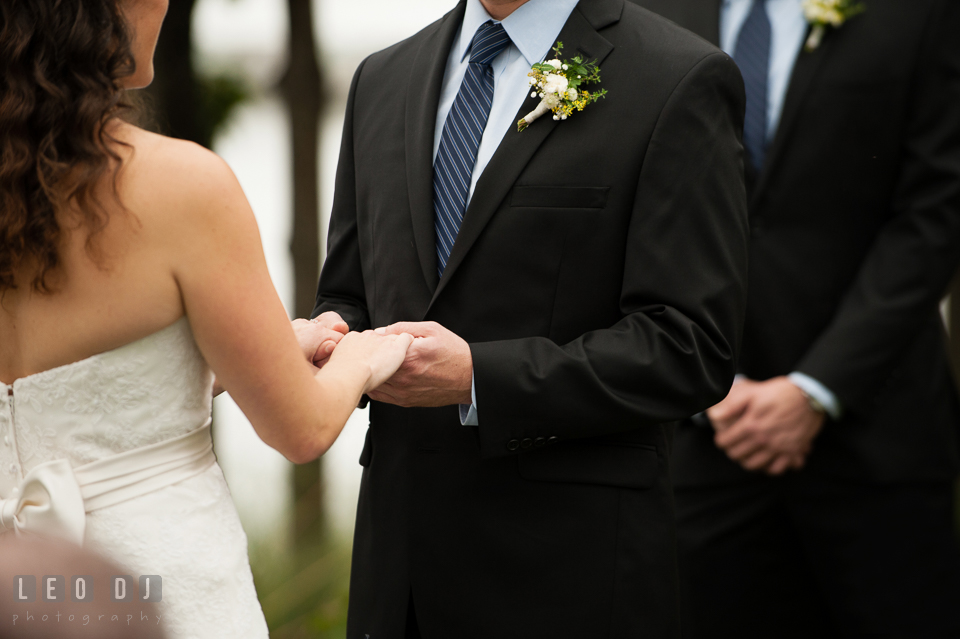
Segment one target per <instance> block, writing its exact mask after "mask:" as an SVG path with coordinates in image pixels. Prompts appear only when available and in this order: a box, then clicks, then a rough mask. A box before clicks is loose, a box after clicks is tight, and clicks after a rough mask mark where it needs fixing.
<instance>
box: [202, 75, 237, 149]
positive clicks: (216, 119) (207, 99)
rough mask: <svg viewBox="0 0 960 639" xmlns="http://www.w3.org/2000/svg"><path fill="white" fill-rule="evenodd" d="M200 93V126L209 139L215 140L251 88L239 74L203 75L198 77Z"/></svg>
mask: <svg viewBox="0 0 960 639" xmlns="http://www.w3.org/2000/svg"><path fill="white" fill-rule="evenodd" d="M198 90H199V94H200V96H199V97H200V113H198V119H199V120H200V122H199V126H200V129H201V130H202V131H203V133H204V137H205V138H206V139H207V140H214V139H215V138H216V136H217V134H218V133H220V131H221V130H222V129H223V128H224V127H225V126H226V125H227V124H228V123H229V122H230V116H231V115H232V114H233V112H234V110H235V109H236V107H238V106H239V105H240V104H241V103H243V102H244V101H246V100H247V99H248V98H249V97H250V89H249V88H248V87H247V84H246V82H244V81H243V80H242V79H241V78H240V77H239V76H234V75H225V74H224V75H215V76H211V77H203V76H201V77H200V78H199V79H198Z"/></svg>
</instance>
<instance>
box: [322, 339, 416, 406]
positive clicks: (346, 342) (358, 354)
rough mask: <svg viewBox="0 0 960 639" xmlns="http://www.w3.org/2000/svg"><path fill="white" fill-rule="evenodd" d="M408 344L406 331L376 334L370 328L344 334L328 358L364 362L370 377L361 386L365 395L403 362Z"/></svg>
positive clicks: (388, 377) (409, 343) (411, 342)
mask: <svg viewBox="0 0 960 639" xmlns="http://www.w3.org/2000/svg"><path fill="white" fill-rule="evenodd" d="M411 344H413V336H412V335H409V334H407V333H402V334H400V335H379V334H377V333H374V332H373V331H364V332H363V333H348V334H347V335H345V336H344V337H343V339H341V340H340V342H339V344H338V345H337V347H336V350H335V351H334V352H333V356H332V357H331V358H330V361H331V362H333V361H338V362H340V363H341V364H347V363H350V362H357V363H364V364H366V365H368V366H369V367H370V380H369V381H368V382H367V385H366V386H365V387H364V389H363V392H364V394H366V393H369V392H370V391H372V390H373V389H375V388H377V387H378V386H380V385H381V384H383V383H384V382H385V381H387V380H388V379H390V378H391V377H393V374H394V373H396V372H397V370H399V368H400V365H401V364H403V360H404V358H405V357H406V355H407V349H408V348H410V345H411Z"/></svg>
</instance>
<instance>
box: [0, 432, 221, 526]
mask: <svg viewBox="0 0 960 639" xmlns="http://www.w3.org/2000/svg"><path fill="white" fill-rule="evenodd" d="M216 461H217V460H216V457H215V456H214V453H213V440H212V438H211V436H210V421H209V420H208V421H207V423H206V424H204V425H203V426H202V427H200V428H198V429H197V430H195V431H192V432H190V433H187V434H185V435H181V436H179V437H174V438H173V439H168V440H166V441H162V442H158V443H156V444H151V445H149V446H144V447H142V448H136V449H134V450H129V451H127V452H124V453H120V454H118V455H112V456H110V457H104V458H103V459H98V460H97V461H94V462H91V463H89V464H84V465H83V466H78V467H77V468H73V469H71V467H70V463H69V462H68V461H67V460H65V459H58V460H55V461H50V462H45V463H43V464H39V465H37V466H36V467H34V468H33V469H32V470H31V471H30V472H29V473H27V475H26V477H24V478H23V481H22V482H20V484H19V486H18V487H17V488H15V489H14V490H13V493H12V494H11V496H10V497H9V498H8V499H3V500H0V535H2V534H4V533H5V532H9V531H14V532H17V533H21V532H31V533H35V534H39V535H44V536H48V537H59V538H61V539H65V540H67V541H71V542H73V543H76V544H78V545H79V544H82V543H83V535H84V530H85V527H86V513H89V512H92V511H94V510H98V509H100V508H107V507H108V506H113V505H116V504H119V503H121V502H124V501H127V500H130V499H134V498H136V497H141V496H143V495H146V494H147V493H151V492H154V491H156V490H160V489H161V488H166V487H167V486H172V485H173V484H176V483H179V482H181V481H184V480H186V479H190V478H191V477H194V476H196V475H199V474H200V473H202V472H203V471H205V470H207V469H208V468H210V467H211V466H213V464H215V463H216Z"/></svg>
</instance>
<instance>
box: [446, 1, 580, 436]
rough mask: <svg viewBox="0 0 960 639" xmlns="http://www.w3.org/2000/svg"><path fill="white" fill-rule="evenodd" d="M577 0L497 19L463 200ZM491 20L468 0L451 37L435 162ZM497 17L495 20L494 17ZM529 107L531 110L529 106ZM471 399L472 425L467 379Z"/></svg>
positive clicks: (533, 5) (464, 412)
mask: <svg viewBox="0 0 960 639" xmlns="http://www.w3.org/2000/svg"><path fill="white" fill-rule="evenodd" d="M577 2H578V0H528V2H526V3H525V4H523V5H521V6H520V7H519V8H518V9H517V10H516V11H514V12H513V13H511V14H510V15H509V16H507V17H506V18H504V20H503V21H502V22H501V24H503V28H504V30H505V31H506V32H507V35H508V36H510V45H509V46H507V48H506V49H504V50H503V53H501V54H500V55H498V56H497V57H496V59H494V61H493V63H492V64H491V66H492V67H493V105H492V106H491V107H490V115H489V117H488V118H487V127H486V128H485V129H484V131H483V138H482V139H481V140H480V148H479V149H478V150H477V163H476V165H474V168H473V178H472V179H471V182H470V192H469V194H468V195H467V205H468V206H469V204H470V199H471V198H472V197H473V191H474V189H475V188H476V186H477V180H478V179H480V176H481V175H482V174H483V170H484V169H485V168H487V164H489V163H490V159H491V158H493V154H494V153H495V152H496V150H497V147H499V146H500V142H501V141H502V140H503V136H504V135H506V133H507V131H508V130H509V129H510V127H512V126H516V125H517V120H518V119H519V118H518V117H517V113H518V112H519V111H520V107H521V106H522V105H523V102H524V101H525V100H526V99H527V97H528V96H529V95H530V82H529V81H530V78H529V77H528V76H527V74H528V73H529V72H530V68H531V67H532V66H533V65H534V64H536V63H537V62H541V61H543V60H545V59H546V58H547V54H548V53H550V50H551V49H552V48H553V46H554V45H555V44H556V43H557V37H558V36H559V35H560V30H561V29H563V25H565V24H566V23H567V19H568V18H569V17H570V14H571V13H572V12H573V8H574V7H575V6H577ZM488 20H493V18H491V17H490V14H489V13H487V10H486V9H484V8H483V5H482V4H480V0H467V9H466V13H465V14H464V16H463V24H462V26H461V27H460V33H459V34H457V37H456V38H455V39H454V41H453V46H452V47H451V48H450V56H449V57H448V59H447V69H446V71H445V72H444V75H443V88H442V89H441V92H440V106H439V108H438V109H437V126H436V130H435V131H434V136H433V158H434V161H436V158H437V151H438V150H439V149H440V136H441V135H442V134H443V125H444V123H446V121H447V115H448V114H449V113H450V109H451V108H452V107H453V102H454V100H456V98H457V94H458V93H459V92H460V85H461V84H462V83H463V76H464V75H466V73H467V67H468V66H469V64H470V45H471V44H472V43H473V36H474V35H475V34H476V33H477V29H479V28H480V25H482V24H483V23H484V22H487V21H488ZM494 22H496V20H494ZM531 110H532V109H531ZM472 386H473V388H472V390H471V393H472V395H473V404H472V405H470V406H466V405H461V406H460V421H461V422H463V424H464V425H465V426H477V425H478V424H479V420H478V418H477V387H476V382H475V380H474V382H473V383H472Z"/></svg>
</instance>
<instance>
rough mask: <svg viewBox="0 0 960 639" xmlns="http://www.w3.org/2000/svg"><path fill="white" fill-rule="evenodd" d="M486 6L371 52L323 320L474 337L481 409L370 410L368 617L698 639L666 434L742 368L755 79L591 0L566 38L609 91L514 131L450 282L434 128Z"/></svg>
mask: <svg viewBox="0 0 960 639" xmlns="http://www.w3.org/2000/svg"><path fill="white" fill-rule="evenodd" d="M463 12H464V3H463V2H461V3H460V4H459V5H458V6H457V7H456V8H455V9H454V10H453V11H452V12H451V13H450V14H448V15H447V16H446V17H444V18H443V19H441V20H440V21H438V22H436V23H435V24H433V25H431V26H429V27H427V28H426V29H425V30H423V31H422V32H420V33H418V34H417V35H415V36H413V37H412V38H410V39H408V40H405V41H403V42H401V43H399V44H397V45H395V46H393V47H391V48H389V49H387V50H385V51H382V52H380V53H377V54H374V55H373V56H371V57H370V58H368V59H367V60H366V61H365V62H364V63H363V64H362V65H361V67H360V69H359V70H358V71H357V74H356V76H355V79H354V82H353V86H352V88H351V90H350V97H349V102H348V106H347V115H346V124H345V131H344V137H343V145H342V150H341V156H340V163H339V168H338V176H337V184H336V195H335V201H334V207H333V213H332V219H331V225H330V242H329V257H328V258H327V261H326V264H325V265H324V268H323V273H322V275H321V279H320V285H319V291H318V298H317V307H316V310H315V312H314V314H315V315H318V314H320V313H322V312H325V311H336V312H338V313H340V315H341V316H342V317H343V318H344V319H345V320H346V321H347V322H348V323H349V324H350V325H351V328H353V329H355V330H362V329H366V328H369V327H377V326H384V325H388V324H390V323H393V322H397V321H401V320H404V321H419V320H433V321H436V322H438V323H440V324H442V325H443V326H445V327H447V328H449V329H451V330H452V331H454V332H455V333H457V334H458V335H460V336H461V337H463V338H464V339H466V341H467V342H469V344H470V348H471V352H472V357H473V364H474V371H475V380H476V394H477V406H478V408H479V423H480V426H479V427H470V426H463V425H461V423H460V418H459V414H458V407H457V406H448V407H444V408H432V409H403V408H397V407H394V406H391V405H387V404H381V403H377V402H373V403H372V404H371V411H370V419H371V425H370V429H369V431H368V433H367V441H366V446H365V448H364V452H363V456H362V459H361V464H363V465H364V466H365V468H364V473H363V481H362V485H361V491H360V503H359V510H358V515H357V531H356V539H355V546H354V558H353V575H352V582H351V598H350V616H349V628H348V632H347V635H348V637H349V638H350V639H364V638H365V637H370V639H394V638H397V637H402V636H403V635H404V624H405V619H406V617H407V613H408V607H410V606H411V605H412V607H413V608H414V609H415V611H416V619H417V622H418V624H419V629H420V632H421V633H422V635H423V636H424V637H426V638H427V639H433V638H436V639H443V638H454V637H455V638H457V639H469V638H477V639H492V638H494V637H495V638H497V639H504V638H511V637H517V638H521V637H523V638H524V639H529V638H530V637H551V638H552V639H564V638H569V639H589V638H591V637H598V638H599V637H637V636H640V635H641V634H643V635H645V636H650V637H678V636H679V632H680V631H679V625H678V616H679V615H678V609H679V604H678V585H677V578H676V567H675V561H676V556H675V529H674V523H673V518H674V515H673V505H672V504H673V498H672V495H671V487H670V481H669V478H668V467H667V466H668V462H667V460H668V455H667V451H668V446H669V443H668V433H669V431H670V429H671V426H670V424H671V423H672V422H676V421H677V420H679V419H682V418H684V417H687V416H689V415H692V414H694V413H696V412H698V411H701V410H703V409H705V408H706V407H707V406H709V405H711V404H712V403H714V402H716V401H718V400H719V399H721V398H722V397H723V396H724V395H725V394H726V393H727V391H728V389H729V387H730V384H731V382H732V379H733V375H734V372H735V367H736V353H737V351H738V348H739V336H740V333H741V330H742V318H743V311H744V304H745V289H744V280H745V278H746V252H747V229H746V201H745V190H744V186H743V181H742V180H743V176H742V158H741V156H742V148H741V145H740V141H739V138H740V132H741V131H740V130H741V127H742V121H743V108H744V106H743V100H744V98H743V88H742V81H741V79H740V77H739V73H738V71H737V68H736V66H735V65H734V64H733V62H732V61H731V60H730V59H729V58H728V57H727V56H726V55H725V54H723V53H722V52H720V51H718V50H717V49H716V48H714V47H712V46H710V45H708V44H707V43H705V42H703V41H701V40H700V39H699V38H696V37H694V36H692V35H690V34H688V33H687V32H685V31H683V30H681V29H678V28H677V27H675V26H674V25H672V24H670V23H669V22H667V21H665V20H663V19H662V18H660V17H658V16H655V15H653V14H651V13H649V12H647V11H645V10H643V9H641V8H639V7H637V6H635V5H632V4H630V3H625V2H624V0H582V1H581V2H580V4H579V6H578V7H577V8H576V9H574V11H573V14H572V15H571V17H570V19H569V21H568V22H567V24H566V26H565V27H564V28H563V31H562V32H561V34H560V37H559V39H560V40H561V41H562V42H563V43H564V46H565V49H564V52H565V53H566V54H567V55H569V56H571V57H572V56H573V55H576V52H578V51H579V52H581V53H582V54H583V55H584V56H585V57H586V58H587V59H591V60H592V59H596V60H597V61H598V62H599V63H600V66H601V68H602V78H603V84H602V86H603V87H604V88H606V89H607V90H608V91H609V95H608V96H607V98H606V99H605V100H602V101H600V102H598V103H597V104H594V105H592V106H590V107H588V108H587V109H586V110H585V111H583V112H579V113H576V114H574V115H573V116H572V117H571V118H570V119H569V120H567V121H564V122H555V121H553V120H552V119H551V118H550V117H544V118H542V119H540V120H538V121H536V122H534V123H533V124H532V125H531V126H530V127H529V128H528V129H526V130H525V131H524V132H522V133H518V132H517V130H516V127H512V128H511V129H510V130H509V131H508V132H507V134H506V136H505V137H504V139H503V141H502V143H501V145H500V147H499V148H498V150H497V152H496V154H495V156H494V157H493V159H492V160H491V162H490V163H489V165H488V166H487V167H486V170H485V171H484V172H483V174H482V177H481V179H480V180H479V183H478V185H477V188H476V192H475V195H474V197H473V199H472V201H471V203H470V205H469V208H468V210H467V212H466V216H465V220H464V222H463V226H462V229H461V230H460V233H459V236H458V238H457V240H456V245H455V246H454V248H453V252H452V255H451V257H450V261H449V263H448V265H447V267H446V271H445V273H444V275H443V278H442V279H440V280H439V281H438V276H437V267H436V261H435V260H436V247H435V241H436V240H435V235H434V212H433V211H434V210H433V201H432V199H433V196H432V179H433V171H432V162H433V158H432V148H433V141H434V140H433V138H434V126H435V119H436V113H437V108H438V100H439V95H440V88H441V82H442V79H443V74H444V67H445V64H446V60H447V56H448V51H449V49H450V46H451V43H452V41H453V38H454V37H455V35H456V33H457V31H458V29H459V26H460V23H461V21H462V17H463ZM535 105H536V101H535V100H533V99H528V100H527V101H526V102H525V103H524V105H523V108H522V109H521V111H522V113H518V114H517V117H516V119H517V120H519V119H520V117H521V116H522V115H524V113H526V112H528V111H530V110H532V109H533V107H534V106H535ZM411 602H412V603H411Z"/></svg>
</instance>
